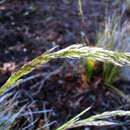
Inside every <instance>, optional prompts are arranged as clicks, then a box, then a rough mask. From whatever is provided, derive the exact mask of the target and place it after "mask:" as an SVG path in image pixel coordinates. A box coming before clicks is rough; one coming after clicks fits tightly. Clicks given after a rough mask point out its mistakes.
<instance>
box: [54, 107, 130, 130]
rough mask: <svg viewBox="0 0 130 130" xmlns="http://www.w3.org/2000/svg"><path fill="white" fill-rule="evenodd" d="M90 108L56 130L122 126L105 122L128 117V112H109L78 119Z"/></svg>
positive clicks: (119, 123)
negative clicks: (113, 118)
mask: <svg viewBox="0 0 130 130" xmlns="http://www.w3.org/2000/svg"><path fill="white" fill-rule="evenodd" d="M89 109H90V108H87V109H86V110H84V111H82V112H81V113H80V114H78V115H77V116H75V117H74V118H72V119H71V120H69V121H68V122H66V123H65V124H63V125H62V126H61V127H59V128H57V129H56V130H66V129H69V128H75V127H81V126H112V125H114V126H119V125H123V124H124V123H123V122H116V121H115V122H113V121H107V119H109V118H111V117H115V116H118V117H120V116H126V115H127V116H130V111H123V110H117V111H110V112H103V113H101V114H96V115H93V116H90V117H88V118H86V119H80V117H81V116H82V115H83V114H85V113H86V112H87V111H88V110H89Z"/></svg>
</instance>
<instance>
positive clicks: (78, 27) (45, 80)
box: [0, 0, 129, 130]
mask: <svg viewBox="0 0 130 130" xmlns="http://www.w3.org/2000/svg"><path fill="white" fill-rule="evenodd" d="M83 10H84V17H85V24H83V23H82V22H81V18H80V16H79V10H78V1H76V0H70V1H69V0H13V1H11V0H7V2H5V3H3V4H2V5H0V59H1V60H0V66H1V73H0V84H1V85H2V84H3V83H4V82H5V81H6V80H7V79H8V77H9V76H10V74H11V73H12V72H14V71H16V70H17V69H18V68H20V66H22V65H23V64H24V63H26V62H27V61H29V60H31V59H32V58H34V57H36V56H38V55H40V54H41V53H43V52H45V51H46V50H48V49H50V48H52V47H54V46H56V45H58V46H59V47H58V49H61V48H64V47H66V46H69V45H71V44H76V43H80V42H82V36H81V34H82V33H81V32H82V31H83V32H84V33H85V37H84V39H85V41H87V39H89V41H90V43H91V45H94V44H95V41H96V33H97V32H98V31H99V30H100V29H102V28H103V27H104V20H105V17H106V16H107V15H111V14H112V13H113V12H115V10H118V5H116V4H115V3H113V2H112V0H111V1H110V2H108V3H107V4H106V2H105V1H104V0H83ZM82 29H83V30H82ZM37 74H40V76H39V77H37V78H35V79H33V80H29V81H28V82H25V83H24V84H21V85H20V86H19V89H18V90H17V92H18V93H19V96H18V97H17V100H19V106H24V105H25V104H28V105H27V106H28V107H27V108H26V111H29V110H30V111H32V112H33V111H37V110H46V109H49V110H52V112H50V113H49V114H47V115H45V114H37V115H33V118H34V119H33V121H34V120H37V121H36V122H35V123H34V124H33V125H31V126H30V127H27V126H28V125H29V124H30V122H29V121H30V120H27V119H30V117H26V116H25V117H22V118H20V119H18V122H17V123H16V124H15V125H14V128H13V129H14V130H18V129H19V130H21V129H22V128H25V127H27V128H26V130H28V129H29V130H34V129H36V128H39V127H41V126H43V125H44V124H46V123H47V120H48V121H49V122H53V121H54V122H53V124H52V125H50V128H51V129H55V128H56V127H58V126H60V125H61V124H63V123H64V122H65V121H67V120H69V119H70V118H71V117H73V116H74V115H76V114H78V113H80V112H81V111H83V110H84V109H86V108H87V107H90V106H92V109H91V110H90V111H89V112H88V113H87V114H86V115H85V116H90V115H93V114H96V113H100V112H104V111H109V110H117V109H121V108H123V109H125V110H127V109H129V105H128V106H124V105H126V102H125V101H123V100H122V99H121V98H120V97H119V96H117V95H116V94H115V93H113V92H111V91H110V90H109V89H107V88H104V86H103V83H102V80H103V79H102V77H101V76H100V75H99V74H97V75H95V77H94V78H93V81H92V83H89V84H87V82H86V80H85V78H86V74H85V67H84V65H82V64H80V61H79V60H70V59H57V60H54V61H51V62H49V63H47V64H46V65H44V66H42V67H40V69H37V70H35V71H34V72H32V73H31V74H29V75H27V76H25V77H24V79H27V78H28V77H31V76H36V75H37ZM15 91H16V90H15ZM45 116H47V117H45ZM46 118H47V119H46ZM120 120H123V121H125V119H124V118H121V119H120ZM82 129H85V128H82ZM98 129H100V130H111V129H112V130H119V129H120V130H125V129H127V130H128V129H129V127H128V126H120V127H103V128H101V127H100V128H95V127H92V128H90V130H98ZM43 130H49V129H47V128H46V129H43ZM75 130H76V129H75ZM88 130H89V129H88Z"/></svg>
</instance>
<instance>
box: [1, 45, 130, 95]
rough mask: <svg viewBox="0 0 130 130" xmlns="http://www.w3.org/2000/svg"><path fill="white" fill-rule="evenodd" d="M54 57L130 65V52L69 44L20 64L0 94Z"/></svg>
mask: <svg viewBox="0 0 130 130" xmlns="http://www.w3.org/2000/svg"><path fill="white" fill-rule="evenodd" d="M56 58H92V59H94V60H97V61H101V62H109V63H113V64H115V65H117V66H123V65H126V64H127V65H130V53H128V52H125V53H124V52H116V51H109V50H105V49H103V48H98V47H88V46H83V45H82V44H77V45H71V46H69V47H67V48H65V49H62V50H60V51H57V52H52V53H51V52H46V53H44V54H42V55H40V56H39V57H37V58H35V59H33V60H32V61H31V62H29V63H27V64H25V65H24V66H22V67H21V69H19V70H18V71H17V72H15V73H13V74H12V75H11V77H10V78H9V79H8V80H7V82H6V83H5V84H4V85H3V86H2V87H1V88H0V95H2V94H3V93H4V92H5V91H7V89H8V88H9V87H11V86H12V85H14V84H15V83H16V81H18V80H19V79H20V78H21V77H22V76H24V75H26V74H28V73H30V72H31V71H33V70H34V69H36V68H38V67H39V66H40V65H42V64H45V63H47V62H49V61H50V60H52V59H56Z"/></svg>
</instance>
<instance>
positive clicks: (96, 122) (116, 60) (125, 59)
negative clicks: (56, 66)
mask: <svg viewBox="0 0 130 130" xmlns="http://www.w3.org/2000/svg"><path fill="white" fill-rule="evenodd" d="M78 4H79V15H80V17H81V22H82V27H81V28H82V29H83V24H84V16H83V9H82V0H78ZM113 21H114V24H113V23H112V24H110V26H111V27H112V28H110V26H108V25H109V23H107V24H106V25H107V26H106V28H105V31H104V32H103V33H102V34H101V35H100V36H99V38H100V39H99V41H98V43H100V46H101V47H103V48H100V47H89V46H85V43H84V42H85V40H84V36H82V42H83V44H75V45H71V46H69V47H67V48H65V49H62V50H59V51H57V52H52V51H51V50H50V51H48V52H46V53H43V54H42V55H40V56H39V57H36V58H35V59H33V60H32V61H30V62H29V63H27V64H25V65H24V66H22V67H21V69H19V70H18V71H17V72H15V73H13V74H12V75H11V77H10V78H9V79H8V80H7V82H6V83H5V84H4V85H3V86H2V87H1V88H0V95H1V99H0V100H1V101H0V104H1V106H0V119H1V120H0V130H3V129H6V130H8V129H11V127H12V125H13V124H15V123H16V120H17V118H19V116H20V114H21V112H22V111H23V109H24V108H21V109H20V110H16V112H15V111H14V110H15V108H14V107H15V106H16V105H17V103H14V101H13V100H12V102H10V101H9V102H8V100H6V99H7V98H8V96H10V95H9V93H5V92H7V91H8V89H9V88H10V87H11V86H13V85H14V84H18V83H20V82H22V79H21V78H22V77H23V76H25V75H26V74H28V73H30V72H32V71H33V70H34V69H36V68H38V67H40V66H41V65H42V64H46V63H47V62H49V61H50V60H52V59H56V58H84V59H85V61H86V73H87V80H88V82H90V81H91V78H92V76H93V71H94V66H95V62H96V61H100V62H103V63H104V65H103V78H104V82H105V83H104V84H106V86H109V87H110V88H112V89H113V90H115V91H116V92H117V93H120V95H122V97H124V98H125V97H126V96H125V95H124V93H121V91H119V90H118V89H116V88H115V87H113V86H112V84H113V83H114V82H115V80H116V77H118V74H119V72H118V70H119V67H121V66H123V65H125V64H127V65H130V53H128V52H124V50H123V48H124V47H123V46H121V44H120V43H122V41H123V38H124V35H125V34H126V33H124V32H125V30H123V29H122V30H120V29H119V28H117V27H119V25H118V24H115V21H116V20H113ZM83 32H84V31H83ZM119 32H120V33H119ZM117 33H119V34H118V35H117ZM117 36H118V37H119V39H118V40H120V42H119V41H118V42H117V41H116V38H117ZM87 43H89V42H88V40H87ZM116 43H119V44H116ZM98 45H99V44H98ZM106 45H107V46H106ZM115 45H116V47H115ZM113 47H115V48H113ZM110 50H112V51H110ZM13 95H14V93H13ZM8 103H9V104H8ZM10 103H12V104H11V105H10ZM8 106H12V107H11V108H9V109H5V110H4V108H6V107H7V108H8ZM90 109H91V108H87V109H86V110H84V111H83V112H81V113H80V114H78V115H77V116H75V117H74V118H72V119H71V120H69V121H68V122H66V123H64V124H63V125H62V126H61V127H59V128H57V129H56V130H66V129H69V128H75V127H81V126H112V125H114V126H117V125H124V123H123V122H119V121H109V120H108V119H109V118H111V117H115V116H130V111H123V110H117V111H110V112H104V113H101V114H96V115H93V116H90V117H87V118H85V119H82V118H81V116H82V115H83V114H85V113H86V112H87V111H89V110H90ZM26 114H27V113H26ZM45 117H46V114H45ZM46 118H47V117H46ZM33 123H34V122H30V125H33ZM50 124H51V123H50ZM29 127H30V126H27V128H29ZM45 127H46V128H47V129H50V128H49V122H48V121H47V124H46V125H45V126H43V128H45Z"/></svg>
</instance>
